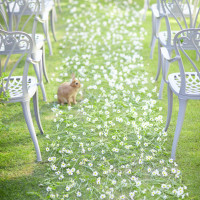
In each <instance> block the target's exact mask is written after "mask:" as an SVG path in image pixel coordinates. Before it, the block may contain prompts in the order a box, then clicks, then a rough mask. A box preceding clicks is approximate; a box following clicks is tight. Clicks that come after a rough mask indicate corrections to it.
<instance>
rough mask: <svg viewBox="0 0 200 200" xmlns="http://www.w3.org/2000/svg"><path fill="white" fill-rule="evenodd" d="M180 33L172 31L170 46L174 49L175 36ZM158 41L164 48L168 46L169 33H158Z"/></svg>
mask: <svg viewBox="0 0 200 200" xmlns="http://www.w3.org/2000/svg"><path fill="white" fill-rule="evenodd" d="M177 33H178V31H172V32H171V44H170V46H172V47H173V39H174V36H175V35H176V34H177ZM158 39H159V41H160V44H161V45H162V46H167V45H168V44H167V31H161V32H159V33H158Z"/></svg>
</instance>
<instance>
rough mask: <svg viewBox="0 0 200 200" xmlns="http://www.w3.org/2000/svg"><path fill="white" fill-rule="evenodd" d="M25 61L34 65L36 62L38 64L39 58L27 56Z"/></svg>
mask: <svg viewBox="0 0 200 200" xmlns="http://www.w3.org/2000/svg"><path fill="white" fill-rule="evenodd" d="M26 61H27V62H29V63H32V64H34V65H36V64H38V63H39V62H40V61H39V60H35V59H32V58H31V57H28V58H27V59H26Z"/></svg>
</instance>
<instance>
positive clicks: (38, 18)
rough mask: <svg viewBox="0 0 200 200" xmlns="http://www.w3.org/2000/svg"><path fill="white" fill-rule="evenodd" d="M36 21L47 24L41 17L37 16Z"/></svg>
mask: <svg viewBox="0 0 200 200" xmlns="http://www.w3.org/2000/svg"><path fill="white" fill-rule="evenodd" d="M35 20H36V21H38V22H40V23H42V24H43V23H44V22H45V20H43V19H42V18H41V17H39V16H37V17H35Z"/></svg>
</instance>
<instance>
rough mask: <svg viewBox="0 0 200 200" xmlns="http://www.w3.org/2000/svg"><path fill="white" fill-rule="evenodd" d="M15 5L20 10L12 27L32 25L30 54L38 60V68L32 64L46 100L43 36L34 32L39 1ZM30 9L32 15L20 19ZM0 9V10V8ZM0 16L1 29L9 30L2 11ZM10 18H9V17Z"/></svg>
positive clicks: (17, 28) (1, 51)
mask: <svg viewBox="0 0 200 200" xmlns="http://www.w3.org/2000/svg"><path fill="white" fill-rule="evenodd" d="M15 2H16V4H15V6H16V7H18V8H19V9H20V10H21V11H20V15H18V16H17V19H16V23H15V26H13V29H14V30H15V31H23V32H24V30H25V29H26V26H28V28H29V27H32V33H31V34H29V36H30V37H31V38H32V40H33V52H32V54H31V56H32V58H33V59H34V60H37V61H39V67H40V68H39V69H38V67H37V66H35V65H34V67H35V70H36V73H37V77H38V81H39V85H40V87H41V89H42V94H43V99H44V101H46V100H47V98H46V93H45V88H44V84H43V77H42V74H44V76H45V78H46V80H47V81H48V77H47V73H46V65H45V44H44V36H43V35H42V34H36V33H35V31H36V27H37V21H38V20H40V19H39V17H38V15H39V6H40V4H39V1H38V0H34V1H32V2H29V1H26V0H23V1H22V2H20V5H19V4H18V1H15ZM30 9H31V12H32V15H28V16H27V19H26V21H22V16H24V15H25V13H30ZM0 11H1V10H0ZM1 16H2V18H3V20H4V24H2V23H1V29H4V30H7V29H8V30H9V25H8V23H7V18H6V16H4V14H3V12H1ZM32 18H33V25H32V24H31V23H30V20H31V19H32ZM9 20H10V18H9ZM0 53H1V54H4V55H6V54H7V52H3V49H0Z"/></svg>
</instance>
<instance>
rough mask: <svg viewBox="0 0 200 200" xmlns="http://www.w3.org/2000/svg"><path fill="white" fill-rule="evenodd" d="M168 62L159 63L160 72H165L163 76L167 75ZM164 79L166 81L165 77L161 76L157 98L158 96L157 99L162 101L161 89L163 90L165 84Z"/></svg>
mask: <svg viewBox="0 0 200 200" xmlns="http://www.w3.org/2000/svg"><path fill="white" fill-rule="evenodd" d="M171 52H172V51H171V50H169V55H170V56H171ZM160 59H161V60H162V59H163V58H162V56H161V58H160ZM169 64H170V63H169V62H161V65H163V66H162V70H165V73H164V74H166V75H167V73H168V70H169ZM164 79H166V77H163V76H162V80H161V83H160V90H159V96H158V99H162V93H163V88H164V84H165V81H164Z"/></svg>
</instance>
